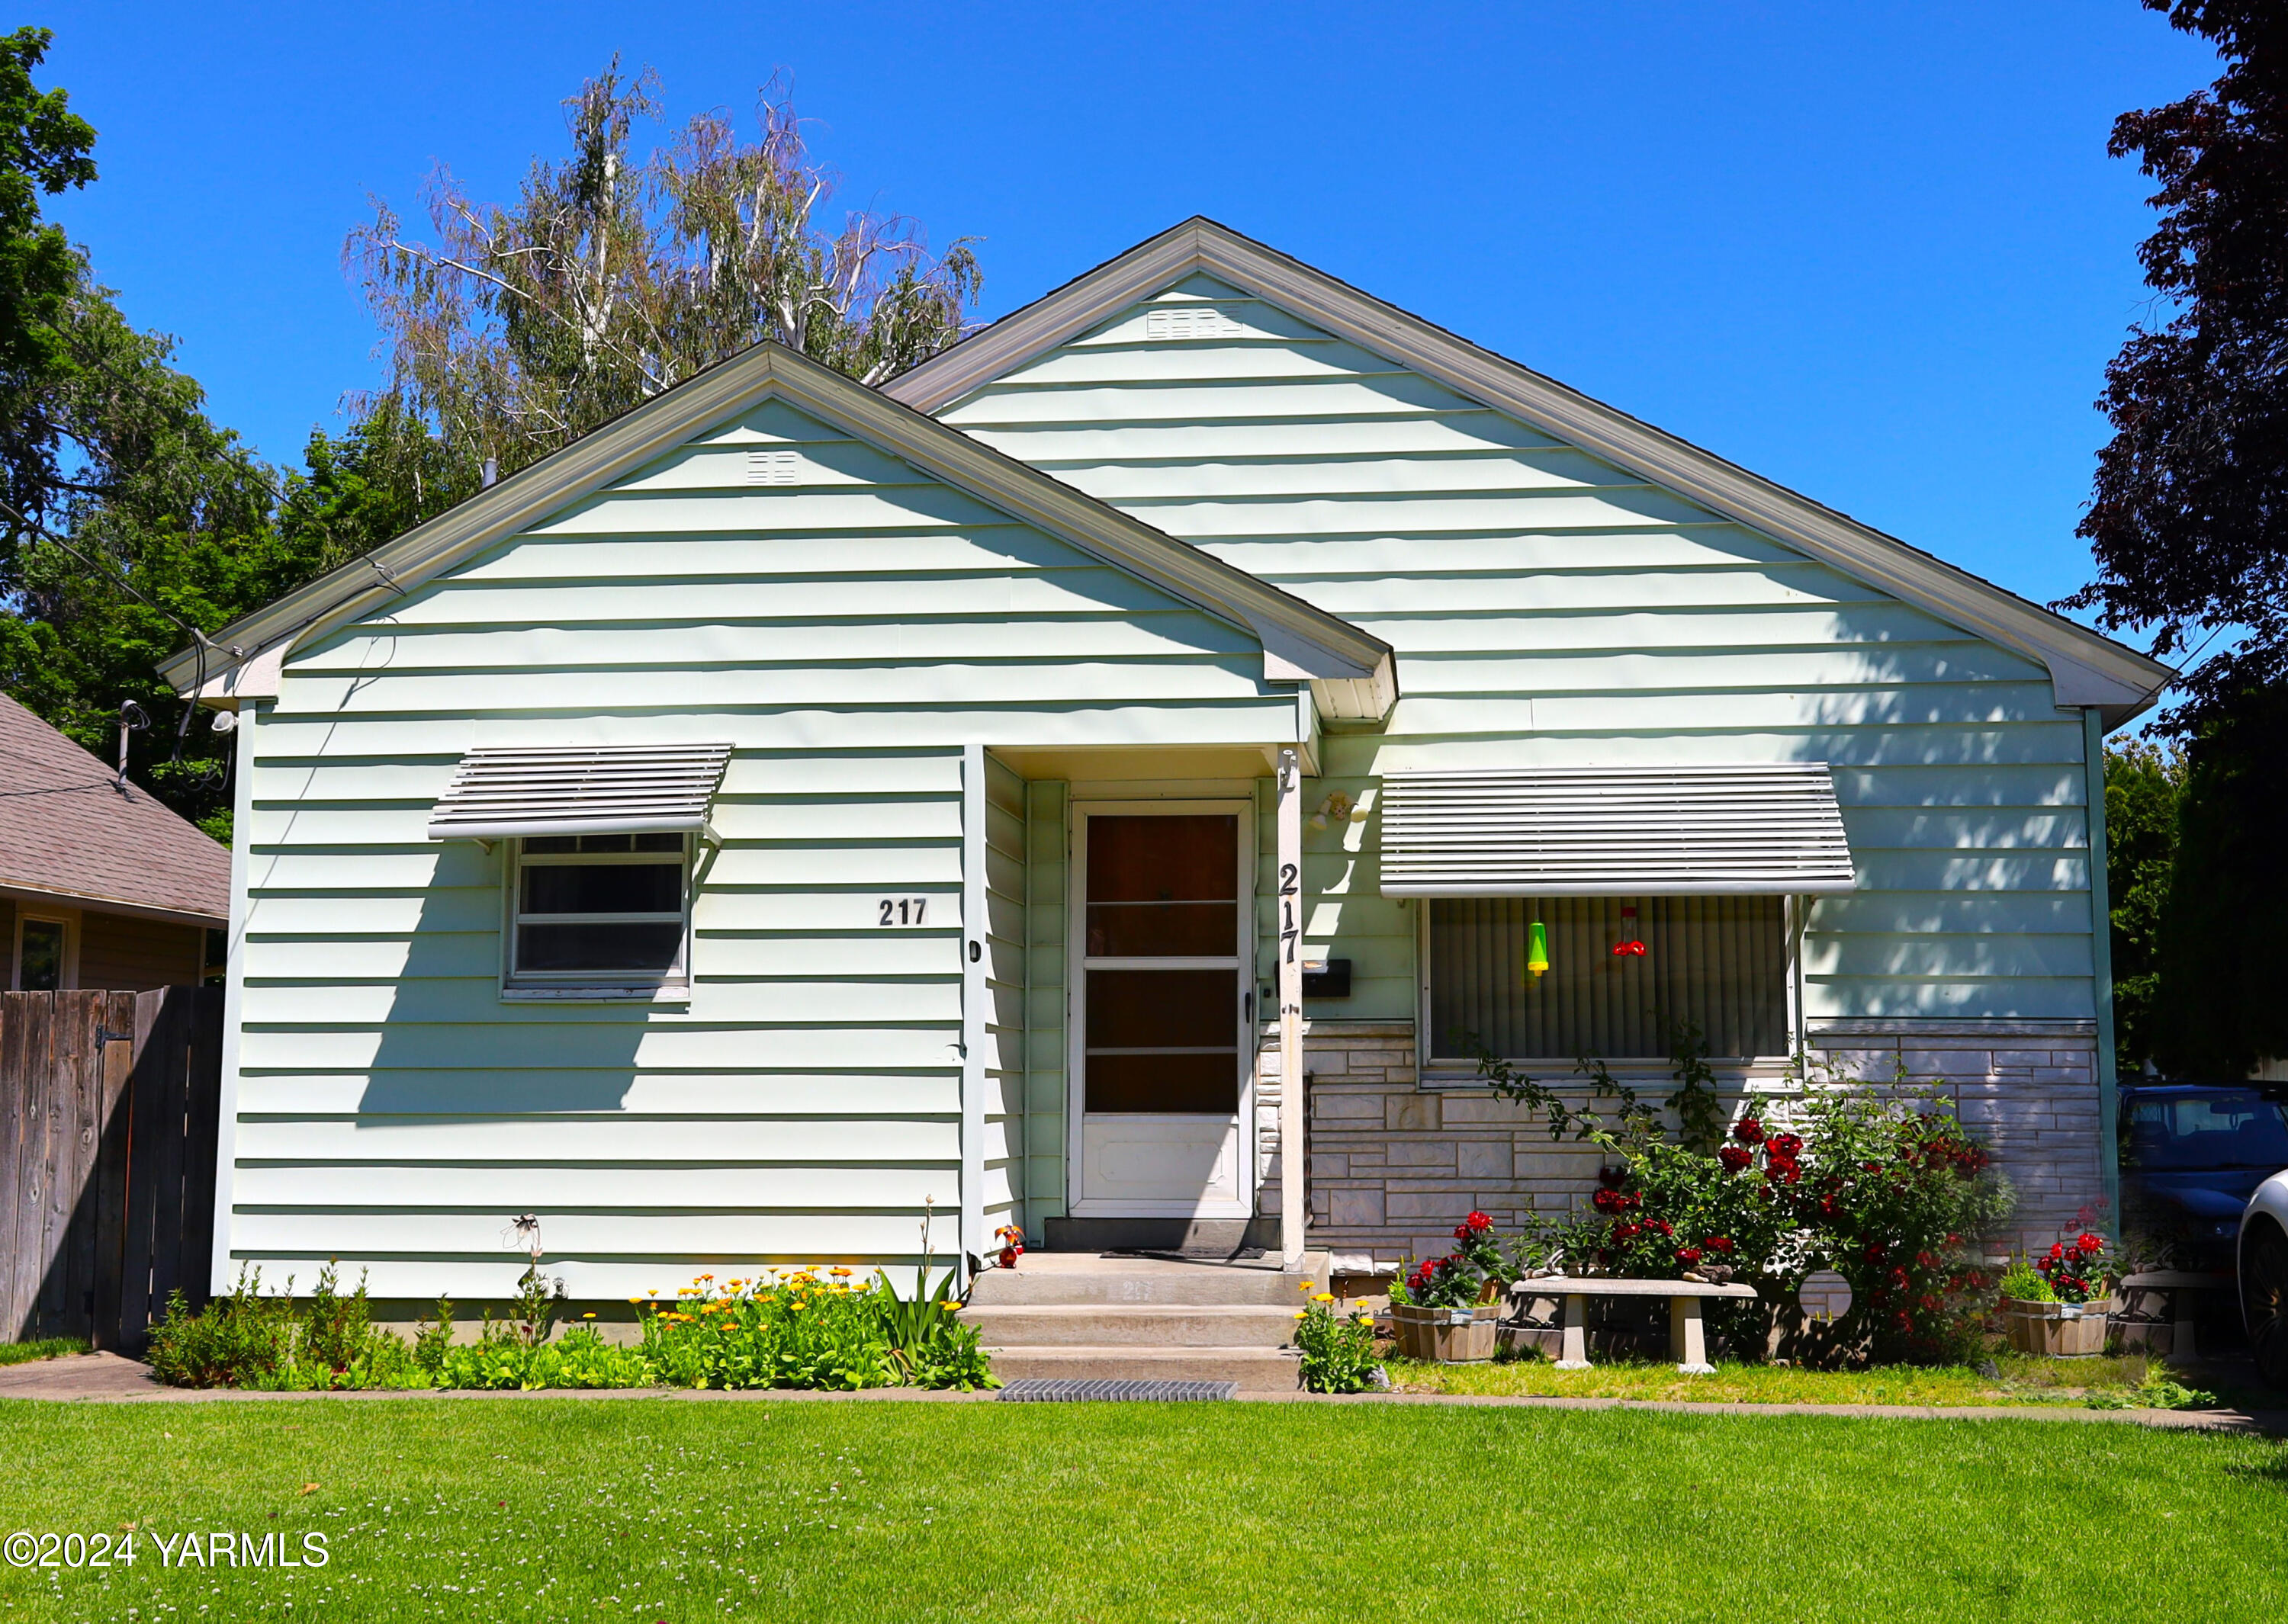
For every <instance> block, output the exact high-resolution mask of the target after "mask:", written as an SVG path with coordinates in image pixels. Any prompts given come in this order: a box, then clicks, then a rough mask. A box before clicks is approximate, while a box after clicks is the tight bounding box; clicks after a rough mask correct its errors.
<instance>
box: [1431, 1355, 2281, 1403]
mask: <svg viewBox="0 0 2288 1624" xmlns="http://www.w3.org/2000/svg"><path fill="white" fill-rule="evenodd" d="M1992 1362H1993V1364H1994V1367H1995V1374H1993V1375H1991V1376H1988V1375H1982V1374H1980V1373H1979V1372H1978V1371H1976V1370H1974V1369H1973V1368H1971V1367H1969V1366H1966V1365H1952V1366H1934V1367H1931V1366H1917V1365H1877V1366H1872V1367H1869V1368H1867V1369H1863V1370H1799V1369H1791V1368H1790V1367H1786V1366H1784V1365H1739V1364H1732V1363H1728V1362H1719V1363H1718V1365H1717V1367H1716V1374H1713V1375H1703V1376H1688V1375H1680V1374H1678V1373H1677V1368H1676V1366H1675V1364H1674V1363H1673V1362H1672V1361H1671V1360H1668V1359H1606V1360H1602V1361H1600V1362H1599V1363H1598V1364H1596V1365H1594V1366H1593V1367H1591V1368H1589V1369H1587V1370H1560V1369H1558V1368H1557V1367H1556V1366H1555V1365H1553V1364H1552V1363H1551V1362H1550V1361H1548V1360H1546V1359H1514V1360H1504V1361H1500V1362H1497V1363H1490V1364H1483V1365H1424V1364H1417V1363H1415V1362H1414V1361H1412V1360H1410V1359H1392V1360H1390V1361H1389V1370H1390V1375H1391V1380H1392V1382H1394V1383H1395V1384H1396V1385H1397V1386H1398V1387H1399V1388H1400V1389H1401V1390H1404V1391H1409V1392H1422V1393H1498V1394H1537V1395H1544V1396H1550V1397H1559V1398H1654V1399H1678V1398H1681V1399H1689V1400H1695V1401H1697V1402H1700V1403H1705V1404H1905V1405H1945V1406H1961V1405H2022V1404H2042V1405H2059V1404H2065V1405H2083V1406H2087V1405H2089V1404H2090V1403H2091V1401H2092V1400H2096V1401H2098V1404H2099V1406H2100V1407H2109V1408H2114V1407H2140V1406H2144V1405H2146V1404H2148V1403H2149V1399H2150V1397H2151V1394H2150V1391H2149V1390H2146V1391H2144V1392H2141V1391H2140V1384H2141V1383H2142V1382H2145V1381H2146V1379H2147V1377H2148V1375H2149V1374H2153V1375H2157V1376H2162V1377H2169V1376H2177V1377H2180V1378H2181V1381H2182V1382H2184V1383H2185V1384H2186V1385H2187V1386H2189V1387H2194V1388H2203V1389H2205V1390H2208V1391H2210V1392H2211V1393H2212V1394H2213V1396H2214V1397H2215V1398H2216V1399H2217V1401H2218V1402H2219V1403H2220V1404H2225V1405H2238V1406H2253V1407H2259V1408H2276V1407H2277V1406H2279V1404H2280V1402H2281V1399H2280V1395H2278V1394H2276V1393H2270V1392H2268V1391H2266V1390H2264V1389H2263V1388H2262V1387H2261V1386H2260V1385H2258V1384H2257V1383H2256V1382H2255V1379H2254V1373H2253V1372H2252V1371H2243V1370H2241V1369H2240V1368H2239V1367H2232V1366H2226V1367H2220V1368H2221V1369H2222V1370H2223V1371H2224V1374H2222V1375H2220V1374H2214V1373H2213V1371H2211V1370H2208V1369H2207V1367H2203V1368H2202V1369H2200V1370H2197V1371H2195V1372H2194V1373H2192V1374H2185V1373H2181V1372H2176V1371H2173V1370H2172V1369H2171V1368H2170V1367H2168V1366H2167V1365H2166V1364H2165V1363H2163V1362H2162V1361H2160V1360H2158V1359H2148V1358H2146V1357H2145V1356H2144V1355H2143V1354H2141V1353H2131V1354H2116V1355H2108V1356H2105V1357H2101V1358H2097V1359H2030V1358H2028V1357H2026V1356H2025V1355H2023V1354H2018V1353H2010V1352H2006V1351H2004V1352H1998V1353H1996V1355H1995V1356H1994V1359H1993V1361H1992Z"/></svg>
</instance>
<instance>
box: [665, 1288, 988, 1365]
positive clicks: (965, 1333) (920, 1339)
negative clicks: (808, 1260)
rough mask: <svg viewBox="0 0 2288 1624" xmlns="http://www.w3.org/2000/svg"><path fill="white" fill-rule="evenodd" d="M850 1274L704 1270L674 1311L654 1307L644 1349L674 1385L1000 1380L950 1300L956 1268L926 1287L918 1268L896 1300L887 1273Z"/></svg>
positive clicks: (975, 1334) (683, 1295)
mask: <svg viewBox="0 0 2288 1624" xmlns="http://www.w3.org/2000/svg"><path fill="white" fill-rule="evenodd" d="M852 1278H853V1276H852V1271H850V1270H848V1269H846V1268H841V1267H836V1268H832V1269H829V1270H827V1271H824V1272H823V1273H821V1272H819V1271H814V1270H809V1269H803V1270H798V1271H795V1272H794V1273H792V1274H790V1275H788V1276H787V1277H786V1278H785V1279H779V1278H777V1277H776V1276H775V1275H774V1276H771V1277H769V1278H767V1279H734V1280H728V1281H726V1282H725V1283H724V1285H723V1287H722V1288H721V1289H720V1290H719V1289H718V1288H717V1287H716V1285H715V1279H714V1277H713V1276H712V1275H702V1276H700V1277H699V1279H696V1280H695V1281H693V1282H692V1284H691V1285H689V1286H687V1287H685V1288H684V1289H683V1290H682V1291H681V1292H679V1293H678V1294H677V1296H676V1301H675V1304H674V1306H672V1307H668V1308H662V1307H656V1306H647V1310H646V1312H645V1315H644V1321H643V1351H644V1353H645V1356H646V1357H647V1359H650V1361H651V1363H652V1365H653V1367H654V1368H655V1369H656V1370H657V1371H658V1372H659V1373H660V1374H661V1376H662V1378H663V1379H664V1380H665V1381H667V1382H671V1383H672V1384H673V1385H675V1386H679V1387H714V1388H754V1387H801V1388H820V1389H825V1390H834V1391H855V1390H859V1389H862V1388H869V1387H889V1386H895V1385H899V1384H902V1383H907V1382H910V1383H912V1384H914V1385H916V1386H921V1387H933V1388H960V1389H963V1390H969V1389H973V1388H978V1387H990V1386H993V1385H996V1383H995V1382H994V1381H993V1377H992V1374H991V1371H990V1369H989V1367H988V1364H987V1361H986V1358H985V1352H984V1350H983V1348H982V1347H981V1345H980V1343H979V1340H978V1336H977V1333H976V1331H975V1330H974V1329H973V1328H972V1327H968V1326H965V1325H963V1324H961V1323H960V1322H959V1321H958V1320H957V1319H955V1318H954V1317H953V1315H954V1311H955V1309H956V1308H957V1307H958V1304H957V1303H953V1302H951V1301H950V1300H949V1299H947V1298H945V1297H944V1295H942V1294H943V1293H945V1292H947V1291H949V1290H950V1289H951V1287H952V1280H953V1277H952V1274H951V1272H950V1271H949V1272H948V1273H947V1275H946V1276H945V1278H944V1279H942V1280H941V1281H940V1282H939V1284H938V1287H937V1288H936V1290H934V1291H932V1290H931V1289H930V1288H929V1285H928V1281H927V1279H926V1275H918V1276H917V1278H916V1279H915V1282H914V1287H915V1290H914V1295H912V1296H910V1297H906V1298H901V1297H900V1296H899V1295H898V1294H897V1292H896V1290H895V1289H894V1287H892V1286H891V1284H890V1281H889V1279H888V1277H887V1276H886V1275H882V1274H879V1273H877V1275H876V1277H875V1279H874V1281H873V1283H872V1284H871V1285H867V1286H858V1285H854V1284H852V1283H851V1282H852Z"/></svg>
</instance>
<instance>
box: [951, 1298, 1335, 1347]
mask: <svg viewBox="0 0 2288 1624" xmlns="http://www.w3.org/2000/svg"><path fill="white" fill-rule="evenodd" d="M961 1318H962V1320H963V1322H964V1323H965V1324H968V1325H973V1326H974V1327H977V1333H978V1335H980V1336H981V1337H982V1338H983V1339H984V1341H985V1345H986V1346H987V1347H989V1348H1057V1347H1092V1346H1104V1347H1112V1346H1119V1347H1162V1348H1241V1347H1247V1348H1276V1347H1278V1346H1280V1345H1281V1344H1282V1343H1284V1342H1286V1340H1287V1339H1288V1337H1289V1336H1291V1335H1293V1334H1294V1330H1295V1311H1294V1310H1293V1309H1291V1308H1290V1307H1288V1306H1287V1305H1286V1304H1285V1303H1279V1304H1277V1305H1275V1306H1274V1305H1270V1304H1262V1303H1007V1304H986V1305H982V1306H981V1305H980V1304H979V1303H976V1302H975V1301H974V1300H973V1301H972V1302H971V1303H970V1305H969V1306H968V1307H967V1308H965V1309H964V1310H962V1311H961Z"/></svg>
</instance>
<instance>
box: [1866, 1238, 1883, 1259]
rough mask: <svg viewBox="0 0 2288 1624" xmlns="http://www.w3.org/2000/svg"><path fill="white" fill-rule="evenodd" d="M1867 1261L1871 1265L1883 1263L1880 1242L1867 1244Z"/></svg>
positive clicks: (1874, 1241) (1872, 1241)
mask: <svg viewBox="0 0 2288 1624" xmlns="http://www.w3.org/2000/svg"><path fill="white" fill-rule="evenodd" d="M1867 1261H1868V1262H1869V1263H1871V1264H1879V1263H1881V1262H1882V1261H1883V1243H1882V1242H1881V1241H1879V1240H1871V1241H1869V1242H1868V1243H1867Z"/></svg>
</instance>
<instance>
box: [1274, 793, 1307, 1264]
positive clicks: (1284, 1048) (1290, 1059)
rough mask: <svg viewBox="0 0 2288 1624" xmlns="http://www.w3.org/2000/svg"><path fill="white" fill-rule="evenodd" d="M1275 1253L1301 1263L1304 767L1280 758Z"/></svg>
mask: <svg viewBox="0 0 2288 1624" xmlns="http://www.w3.org/2000/svg"><path fill="white" fill-rule="evenodd" d="M1278 824H1279V835H1278V854H1279V896H1278V905H1279V913H1278V924H1279V936H1278V951H1279V975H1278V984H1279V1248H1280V1253H1281V1255H1282V1256H1283V1257H1284V1258H1285V1260H1286V1264H1287V1266H1288V1267H1289V1268H1293V1267H1295V1266H1296V1265H1297V1264H1299V1263H1301V1262H1302V1261H1303V1214H1304V1211H1305V1207H1304V1200H1303V761H1302V757H1301V755H1300V753H1299V752H1298V751H1295V750H1291V749H1289V750H1282V751H1280V752H1279V811H1278Z"/></svg>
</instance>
